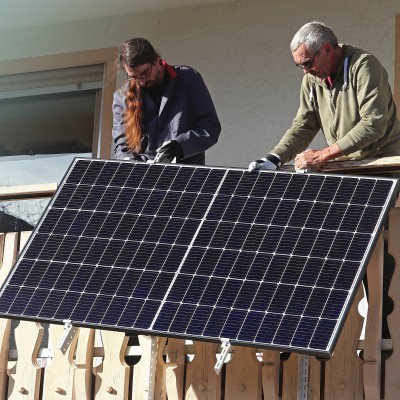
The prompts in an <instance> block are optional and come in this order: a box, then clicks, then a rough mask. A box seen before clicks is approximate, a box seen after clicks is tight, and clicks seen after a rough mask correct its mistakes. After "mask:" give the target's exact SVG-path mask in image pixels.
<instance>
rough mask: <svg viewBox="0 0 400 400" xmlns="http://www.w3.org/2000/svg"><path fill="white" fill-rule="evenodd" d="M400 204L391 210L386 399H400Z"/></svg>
mask: <svg viewBox="0 0 400 400" xmlns="http://www.w3.org/2000/svg"><path fill="white" fill-rule="evenodd" d="M399 238H400V204H396V207H394V208H392V209H391V210H390V214H389V231H388V253H389V254H390V255H391V256H392V257H393V258H394V261H395V269H394V273H393V276H392V281H391V284H390V288H389V296H390V297H391V298H392V300H393V302H394V309H393V311H392V313H391V314H390V315H389V316H388V324H389V330H390V336H391V338H392V349H393V353H392V355H391V356H390V357H389V359H387V360H386V362H385V367H386V368H385V400H398V399H400V374H399V369H400V245H399V243H400V242H399Z"/></svg>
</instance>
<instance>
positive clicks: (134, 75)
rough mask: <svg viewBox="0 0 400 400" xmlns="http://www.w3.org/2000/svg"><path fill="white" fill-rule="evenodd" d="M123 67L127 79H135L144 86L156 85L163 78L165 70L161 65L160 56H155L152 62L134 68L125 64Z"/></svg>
mask: <svg viewBox="0 0 400 400" xmlns="http://www.w3.org/2000/svg"><path fill="white" fill-rule="evenodd" d="M124 69H125V71H126V73H127V75H128V80H135V81H137V82H139V84H140V86H142V87H145V88H150V87H155V86H158V85H159V84H160V83H161V82H162V80H163V79H164V73H165V70H164V68H163V67H162V65H161V59H160V58H157V60H156V61H154V63H146V64H142V65H138V66H136V67H135V68H131V67H129V66H128V65H125V66H124Z"/></svg>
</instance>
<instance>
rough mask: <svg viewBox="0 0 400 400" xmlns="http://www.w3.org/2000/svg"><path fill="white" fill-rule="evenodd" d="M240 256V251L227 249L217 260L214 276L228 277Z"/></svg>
mask: <svg viewBox="0 0 400 400" xmlns="http://www.w3.org/2000/svg"><path fill="white" fill-rule="evenodd" d="M238 256H239V252H238V251H229V250H225V251H224V252H223V253H222V254H221V256H220V257H219V259H218V260H216V266H215V270H214V276H218V277H228V276H229V274H230V272H231V269H232V266H233V265H234V264H235V262H236V259H237V258H238Z"/></svg>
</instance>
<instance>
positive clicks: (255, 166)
mask: <svg viewBox="0 0 400 400" xmlns="http://www.w3.org/2000/svg"><path fill="white" fill-rule="evenodd" d="M277 168H278V167H277V166H276V165H275V164H274V163H273V162H272V161H269V160H267V159H266V158H265V157H263V158H261V159H260V160H256V161H253V162H251V163H250V164H249V171H250V172H251V171H257V170H259V169H269V170H275V169H277Z"/></svg>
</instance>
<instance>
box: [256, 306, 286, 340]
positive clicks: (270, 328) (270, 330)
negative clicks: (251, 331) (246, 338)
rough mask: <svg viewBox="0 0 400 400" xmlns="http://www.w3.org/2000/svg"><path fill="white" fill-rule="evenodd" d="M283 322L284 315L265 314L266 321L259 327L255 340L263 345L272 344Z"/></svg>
mask: <svg viewBox="0 0 400 400" xmlns="http://www.w3.org/2000/svg"><path fill="white" fill-rule="evenodd" d="M281 320H282V315H279V314H270V313H268V314H265V316H264V319H263V321H262V322H261V324H260V326H259V330H258V332H257V335H256V339H255V340H256V341H257V342H261V343H272V341H273V340H274V337H275V334H276V331H277V329H278V328H279V324H280V322H281Z"/></svg>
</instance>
